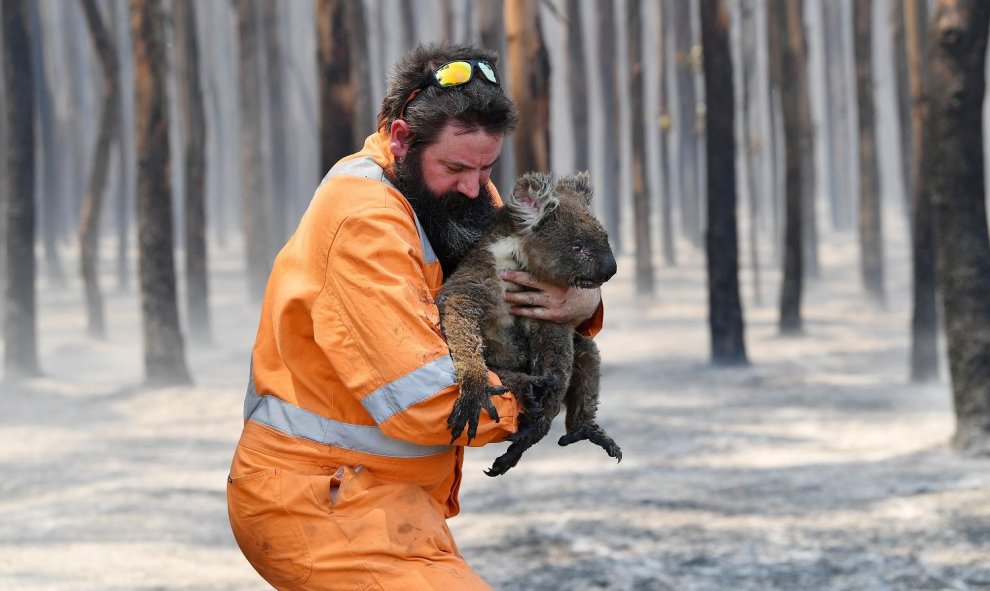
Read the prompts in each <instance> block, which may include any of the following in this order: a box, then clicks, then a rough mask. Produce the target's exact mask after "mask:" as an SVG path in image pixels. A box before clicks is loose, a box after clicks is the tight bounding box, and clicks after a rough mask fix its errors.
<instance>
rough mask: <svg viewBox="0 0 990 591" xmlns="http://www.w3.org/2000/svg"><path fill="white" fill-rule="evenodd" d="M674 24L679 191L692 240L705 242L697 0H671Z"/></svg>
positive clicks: (684, 225) (685, 228)
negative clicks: (694, 22) (694, 24)
mask: <svg viewBox="0 0 990 591" xmlns="http://www.w3.org/2000/svg"><path fill="white" fill-rule="evenodd" d="M667 6H668V7H669V8H670V10H668V11H667V12H668V14H670V15H671V18H672V19H673V25H674V52H675V54H674V56H675V61H676V63H677V75H676V87H677V96H678V109H677V115H676V117H674V128H675V129H676V130H677V138H678V141H677V153H678V166H677V168H678V171H679V172H678V191H677V192H678V195H680V205H681V230H682V232H683V233H684V235H685V237H687V238H688V240H690V241H691V243H693V244H696V245H700V244H701V225H702V224H701V201H702V197H701V191H702V188H701V187H699V186H698V181H697V179H698V175H699V171H698V170H699V167H700V163H699V162H698V158H697V157H696V154H697V153H698V135H697V130H698V127H699V125H698V122H697V118H698V98H697V93H696V92H695V75H696V64H697V62H698V59H699V57H700V56H699V55H698V52H697V51H696V48H695V46H694V44H693V40H692V37H691V11H692V10H693V7H694V6H695V2H685V1H684V0H668V3H667Z"/></svg>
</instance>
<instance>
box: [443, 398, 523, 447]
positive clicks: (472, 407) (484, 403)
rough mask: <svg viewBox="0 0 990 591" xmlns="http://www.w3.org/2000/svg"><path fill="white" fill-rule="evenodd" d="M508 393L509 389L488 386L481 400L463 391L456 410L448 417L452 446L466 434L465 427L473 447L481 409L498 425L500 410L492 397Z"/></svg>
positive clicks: (469, 443) (469, 442)
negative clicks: (462, 434)
mask: <svg viewBox="0 0 990 591" xmlns="http://www.w3.org/2000/svg"><path fill="white" fill-rule="evenodd" d="M508 391H509V390H508V388H503V387H502V386H486V387H485V389H484V390H483V397H482V398H481V399H480V400H479V399H478V397H476V396H472V395H470V394H466V393H465V392H463V391H462V392H461V396H460V397H458V399H457V402H455V403H454V409H453V410H452V411H451V413H450V416H449V417H447V428H448V429H450V444H451V445H453V444H454V441H456V440H457V438H458V437H460V436H461V433H463V432H464V427H465V426H467V430H468V431H467V438H468V440H467V442H468V445H471V440H472V439H474V437H475V436H476V435H477V434H478V419H479V417H480V415H481V409H485V411H486V412H488V416H489V417H490V418H491V420H493V421H495V422H496V423H498V422H499V421H500V419H499V416H498V410H497V409H496V408H495V404H494V403H493V402H492V396H495V395H497V394H504V393H505V392H508Z"/></svg>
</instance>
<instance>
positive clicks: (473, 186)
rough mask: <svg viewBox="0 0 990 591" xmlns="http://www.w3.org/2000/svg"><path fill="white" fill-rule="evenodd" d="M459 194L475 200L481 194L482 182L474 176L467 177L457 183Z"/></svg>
mask: <svg viewBox="0 0 990 591" xmlns="http://www.w3.org/2000/svg"><path fill="white" fill-rule="evenodd" d="M457 192H458V193H461V194H462V195H466V196H468V197H470V198H471V199H474V198H475V197H477V196H478V195H479V194H480V193H481V180H480V179H479V178H478V177H476V176H474V175H470V176H465V177H463V178H461V180H460V182H458V183H457Z"/></svg>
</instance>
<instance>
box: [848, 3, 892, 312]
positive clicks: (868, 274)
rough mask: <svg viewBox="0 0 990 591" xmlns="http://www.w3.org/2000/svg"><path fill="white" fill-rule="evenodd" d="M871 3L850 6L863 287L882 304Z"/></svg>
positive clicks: (881, 251) (881, 235) (875, 300)
mask: <svg viewBox="0 0 990 591" xmlns="http://www.w3.org/2000/svg"><path fill="white" fill-rule="evenodd" d="M872 6H873V3H872V2H856V3H854V8H853V10H854V11H855V12H854V14H853V27H854V36H853V40H854V49H855V54H856V106H857V112H858V114H859V249H860V271H861V275H862V280H863V287H864V288H865V289H866V293H867V295H869V296H870V298H871V299H872V300H873V301H874V302H876V303H877V304H880V305H883V304H884V300H885V295H884V277H883V275H884V269H883V228H882V225H881V222H882V219H881V213H880V176H879V171H878V170H877V149H876V146H877V138H876V125H875V110H874V107H875V105H874V103H873V51H872V48H871V37H872V35H871V28H872V22H873V18H872V14H871V10H872Z"/></svg>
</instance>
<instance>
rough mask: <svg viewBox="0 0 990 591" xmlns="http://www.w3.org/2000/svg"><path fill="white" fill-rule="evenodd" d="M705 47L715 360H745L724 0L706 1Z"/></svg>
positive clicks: (703, 12) (710, 320)
mask: <svg viewBox="0 0 990 591" xmlns="http://www.w3.org/2000/svg"><path fill="white" fill-rule="evenodd" d="M701 46H702V48H703V51H704V76H705V96H706V97H708V101H709V104H708V108H707V109H706V110H705V130H706V131H707V133H708V138H707V141H706V142H705V145H706V151H707V162H708V166H707V169H706V170H707V173H706V176H707V193H708V199H707V201H708V204H709V205H708V214H707V216H708V224H707V226H708V227H707V231H706V232H705V249H706V253H707V261H708V324H709V328H710V332H711V345H712V362H713V363H715V364H717V365H742V364H746V363H748V361H747V358H746V342H745V335H744V331H745V327H744V325H743V317H742V303H741V302H740V299H739V245H738V236H737V229H736V148H735V142H736V138H735V123H734V119H735V116H734V104H733V87H732V54H731V51H730V50H729V14H728V11H727V10H726V8H725V4H724V2H723V0H701Z"/></svg>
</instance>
